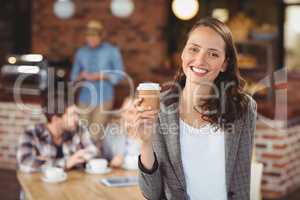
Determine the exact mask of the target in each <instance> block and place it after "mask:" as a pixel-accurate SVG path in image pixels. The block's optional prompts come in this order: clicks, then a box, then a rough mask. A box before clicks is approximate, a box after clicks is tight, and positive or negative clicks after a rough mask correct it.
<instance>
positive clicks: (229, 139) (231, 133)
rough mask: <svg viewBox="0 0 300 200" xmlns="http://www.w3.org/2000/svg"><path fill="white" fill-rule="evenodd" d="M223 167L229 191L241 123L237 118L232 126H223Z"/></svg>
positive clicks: (228, 190)
mask: <svg viewBox="0 0 300 200" xmlns="http://www.w3.org/2000/svg"><path fill="white" fill-rule="evenodd" d="M224 129H225V165H226V167H225V169H226V171H225V172H226V187H227V192H230V181H231V176H232V173H233V169H234V163H235V159H236V156H237V151H238V146H239V141H240V134H241V130H242V123H241V121H240V120H237V121H236V123H235V124H234V127H227V126H225V128H224Z"/></svg>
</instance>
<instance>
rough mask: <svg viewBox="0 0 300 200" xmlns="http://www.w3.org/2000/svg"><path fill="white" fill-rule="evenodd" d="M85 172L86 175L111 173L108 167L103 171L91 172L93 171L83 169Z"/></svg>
mask: <svg viewBox="0 0 300 200" xmlns="http://www.w3.org/2000/svg"><path fill="white" fill-rule="evenodd" d="M85 172H86V173H88V174H107V173H109V172H111V168H110V167H108V168H106V170H104V171H93V170H90V169H85Z"/></svg>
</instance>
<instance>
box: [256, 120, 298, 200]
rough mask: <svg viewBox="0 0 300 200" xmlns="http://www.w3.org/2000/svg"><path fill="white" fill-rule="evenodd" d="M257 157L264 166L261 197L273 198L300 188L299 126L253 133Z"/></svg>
mask: <svg viewBox="0 0 300 200" xmlns="http://www.w3.org/2000/svg"><path fill="white" fill-rule="evenodd" d="M255 143H256V158H257V160H258V161H259V162H262V163H263V164H264V171H263V181H262V192H263V197H265V198H268V199H276V198H280V197H283V196H285V195H286V194H288V193H289V192H292V191H294V190H295V189H297V188H299V187H300V125H297V126H294V127H290V128H281V129H279V128H278V129H274V128H271V127H270V126H266V125H264V124H263V123H261V122H258V124H257V130H256V142H255Z"/></svg>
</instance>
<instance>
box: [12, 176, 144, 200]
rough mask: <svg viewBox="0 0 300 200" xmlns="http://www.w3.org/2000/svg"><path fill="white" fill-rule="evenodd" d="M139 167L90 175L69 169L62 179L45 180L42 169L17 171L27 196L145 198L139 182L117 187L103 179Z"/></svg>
mask: <svg viewBox="0 0 300 200" xmlns="http://www.w3.org/2000/svg"><path fill="white" fill-rule="evenodd" d="M135 175H137V172H136V171H124V170H113V171H112V172H111V173H108V174H105V175H90V174H87V173H85V172H84V171H70V172H68V179H67V180H66V181H65V182H62V183H45V182H43V181H42V180H41V177H42V174H41V173H34V174H25V173H22V172H18V173H17V177H18V180H19V182H20V184H21V186H22V189H23V191H24V192H25V196H26V200H27V199H28V200H83V199H84V200H94V199H95V200H120V199H122V200H142V199H145V198H144V197H143V195H142V193H141V191H140V190H139V188H138V186H133V187H122V188H113V187H107V186H104V185H102V184H101V183H100V182H99V180H100V179H101V178H104V177H111V176H135Z"/></svg>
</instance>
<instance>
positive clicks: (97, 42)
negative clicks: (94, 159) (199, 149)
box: [71, 20, 123, 147]
mask: <svg viewBox="0 0 300 200" xmlns="http://www.w3.org/2000/svg"><path fill="white" fill-rule="evenodd" d="M85 34H86V45H84V46H83V47H81V48H80V49H79V50H78V51H77V53H76V56H75V61H74V65H73V69H72V71H71V80H72V81H79V82H81V83H82V88H81V90H80V93H79V104H80V107H81V108H82V113H83V116H82V117H83V119H86V120H87V122H88V125H89V128H90V132H91V134H92V138H93V140H94V142H95V144H96V145H97V146H98V147H99V146H100V138H101V136H102V133H103V128H104V127H105V124H106V122H107V119H108V116H109V115H108V112H107V111H109V110H111V109H112V106H113V99H114V88H113V87H114V85H116V84H117V83H118V82H119V81H120V80H121V79H122V78H123V61H122V56H121V53H120V51H119V49H118V48H117V47H115V46H113V45H112V44H110V43H108V42H104V41H103V36H104V27H103V25H102V24H101V23H100V22H98V21H94V20H92V21H90V22H89V23H88V24H87V26H86V31H85ZM86 108H88V109H86Z"/></svg>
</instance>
